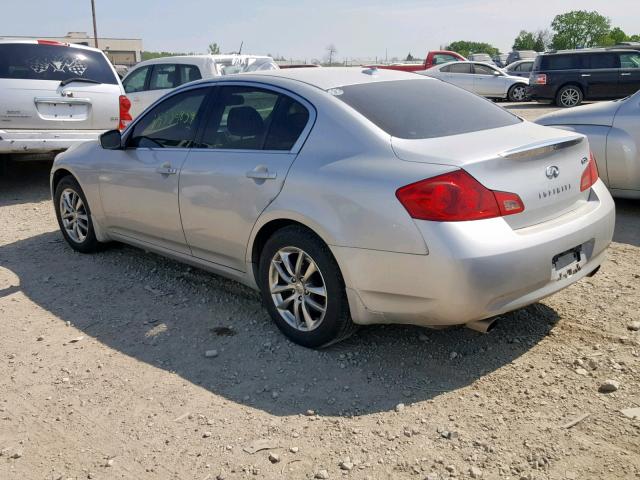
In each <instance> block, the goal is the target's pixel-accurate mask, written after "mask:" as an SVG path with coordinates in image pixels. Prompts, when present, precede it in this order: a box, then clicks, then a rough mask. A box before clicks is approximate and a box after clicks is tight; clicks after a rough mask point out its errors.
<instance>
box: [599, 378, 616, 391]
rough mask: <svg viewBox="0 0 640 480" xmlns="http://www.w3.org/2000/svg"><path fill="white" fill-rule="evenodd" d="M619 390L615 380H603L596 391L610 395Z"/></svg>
mask: <svg viewBox="0 0 640 480" xmlns="http://www.w3.org/2000/svg"><path fill="white" fill-rule="evenodd" d="M619 388H620V382H618V381H616V380H605V381H604V382H603V383H602V385H600V388H598V391H599V392H600V393H611V392H615V391H616V390H618V389H619Z"/></svg>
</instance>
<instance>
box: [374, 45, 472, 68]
mask: <svg viewBox="0 0 640 480" xmlns="http://www.w3.org/2000/svg"><path fill="white" fill-rule="evenodd" d="M465 60H466V58H464V57H463V56H462V55H460V54H459V53H456V52H451V51H449V50H433V51H431V52H429V53H427V58H426V59H425V61H424V63H397V64H395V65H368V67H370V68H371V67H375V68H385V69H387V70H402V71H403V72H418V71H420V70H427V69H428V68H431V67H434V66H436V65H440V64H441V63H447V62H460V61H465Z"/></svg>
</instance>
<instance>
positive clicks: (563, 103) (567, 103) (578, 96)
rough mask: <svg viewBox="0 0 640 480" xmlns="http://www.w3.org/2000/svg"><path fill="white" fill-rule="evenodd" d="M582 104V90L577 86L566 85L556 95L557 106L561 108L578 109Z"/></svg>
mask: <svg viewBox="0 0 640 480" xmlns="http://www.w3.org/2000/svg"><path fill="white" fill-rule="evenodd" d="M581 103H582V90H580V87H576V86H575V85H565V86H564V87H562V88H561V89H560V90H558V93H557V95H556V104H557V105H558V106H559V107H563V108H569V107H576V106H578V105H580V104H581Z"/></svg>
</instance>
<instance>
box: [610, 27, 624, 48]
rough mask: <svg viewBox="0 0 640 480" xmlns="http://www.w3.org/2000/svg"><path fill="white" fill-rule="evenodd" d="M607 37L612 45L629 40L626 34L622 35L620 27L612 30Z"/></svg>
mask: <svg viewBox="0 0 640 480" xmlns="http://www.w3.org/2000/svg"><path fill="white" fill-rule="evenodd" d="M609 37H610V38H611V40H613V44H614V45H615V44H617V43H621V42H626V41H628V39H629V37H627V34H626V33H624V32H623V31H622V29H621V28H620V27H614V28H612V29H611V31H610V32H609Z"/></svg>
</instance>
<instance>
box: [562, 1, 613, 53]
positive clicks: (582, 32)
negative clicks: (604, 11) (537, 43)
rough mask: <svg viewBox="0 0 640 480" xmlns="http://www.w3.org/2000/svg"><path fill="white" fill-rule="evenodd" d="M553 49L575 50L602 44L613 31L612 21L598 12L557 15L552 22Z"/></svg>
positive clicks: (578, 11) (575, 12) (583, 11)
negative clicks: (610, 31)
mask: <svg viewBox="0 0 640 480" xmlns="http://www.w3.org/2000/svg"><path fill="white" fill-rule="evenodd" d="M551 28H552V29H553V31H554V35H553V42H552V43H553V47H554V48H556V49H574V48H578V47H592V46H594V45H598V44H600V43H601V42H602V41H603V39H604V38H605V37H606V36H607V35H608V33H609V30H610V29H611V20H609V19H608V18H607V17H605V16H603V15H600V14H599V13H598V12H596V11H593V12H588V11H586V10H574V11H572V12H567V13H563V14H561V15H556V16H555V18H554V19H553V21H552V22H551Z"/></svg>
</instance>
